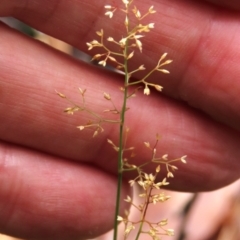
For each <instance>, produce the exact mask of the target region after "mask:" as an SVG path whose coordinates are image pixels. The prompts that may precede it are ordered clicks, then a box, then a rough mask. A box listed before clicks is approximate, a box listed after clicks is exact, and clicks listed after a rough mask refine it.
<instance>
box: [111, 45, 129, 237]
mask: <svg viewBox="0 0 240 240" xmlns="http://www.w3.org/2000/svg"><path fill="white" fill-rule="evenodd" d="M127 55H128V41H126V45H125V48H124V56H125V57H124V70H125V81H124V86H125V87H124V99H123V105H122V110H121V116H120V129H119V152H118V183H117V199H116V208H115V220H114V234H113V239H114V240H117V232H118V221H117V217H118V215H119V208H120V200H121V189H122V176H123V152H124V149H123V148H124V139H123V138H124V136H123V134H124V123H125V112H126V109H127V98H128V81H129V76H128V59H127V57H126V56H127Z"/></svg>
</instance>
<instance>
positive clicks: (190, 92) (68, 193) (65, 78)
mask: <svg viewBox="0 0 240 240" xmlns="http://www.w3.org/2000/svg"><path fill="white" fill-rule="evenodd" d="M146 3H147V4H146ZM222 3H224V1H222ZM231 3H232V4H233V5H232V7H234V8H236V9H239V8H240V6H239V4H238V3H234V2H233V1H232V2H231ZM105 4H107V2H103V1H94V2H93V1H92V2H91V4H89V1H85V0H84V1H83V0H82V1H73V2H69V1H66V2H63V1H60V2H59V1H53V0H52V1H27V2H26V1H19V0H15V1H2V3H1V6H0V14H1V16H8V15H11V16H14V17H16V18H18V19H19V20H21V21H24V22H26V23H27V24H29V25H30V26H32V27H34V28H36V29H38V30H40V31H42V32H45V33H47V34H49V35H52V36H54V37H57V38H59V39H61V40H63V41H66V42H68V43H70V44H71V45H73V46H75V47H77V48H79V49H80V50H83V51H86V48H87V47H86V42H87V41H91V40H92V39H94V38H95V32H96V31H97V30H100V29H101V28H102V29H104V31H105V33H106V34H107V36H113V37H115V36H116V37H117V36H119V37H121V34H122V31H121V30H122V22H120V21H121V20H120V19H118V18H113V19H111V20H110V19H108V18H106V17H105V16H103V14H101V13H102V12H103V11H104V9H103V6H104V5H105ZM113 4H118V2H117V1H115V2H114V3H113ZM226 4H227V3H226ZM234 4H235V5H234ZM151 5H154V7H155V9H156V10H157V13H156V14H155V15H153V19H151V18H149V19H150V20H152V21H153V22H156V24H155V29H154V31H152V32H150V33H149V34H148V36H147V37H146V38H145V39H143V54H144V55H141V56H140V53H137V52H136V53H135V55H136V58H135V60H134V61H135V62H133V63H132V66H131V67H132V68H134V67H138V66H139V65H141V64H144V65H145V67H146V68H147V69H151V68H152V67H153V66H155V64H156V61H157V60H158V58H159V56H161V55H162V53H163V52H168V53H169V57H170V58H171V59H173V60H174V61H173V63H172V64H171V65H170V66H169V68H168V69H169V70H170V72H171V74H170V75H169V76H163V75H153V76H152V79H150V80H152V81H153V82H158V83H160V84H162V85H163V86H164V94H165V96H163V95H162V94H159V93H152V94H151V96H150V97H146V96H142V95H141V94H138V97H137V98H136V99H134V100H133V101H132V103H131V104H135V106H140V107H139V108H136V107H134V106H132V107H131V110H130V111H129V122H128V126H129V127H130V129H131V137H130V138H129V141H130V142H131V145H134V146H135V147H136V149H139V150H138V152H137V156H139V157H138V159H137V160H138V161H139V162H141V161H143V160H144V157H146V156H147V153H145V152H141V151H142V150H141V149H142V142H144V141H151V139H154V136H155V134H156V133H160V134H161V135H162V136H163V137H162V140H161V142H160V146H159V152H161V153H163V154H165V153H169V155H170V156H172V157H179V156H182V155H185V154H187V155H188V164H187V165H186V166H182V165H181V166H180V170H179V171H178V172H177V173H176V176H175V179H173V180H172V181H171V185H170V186H171V187H172V188H173V189H177V190H181V191H205V190H212V189H216V188H220V187H222V186H225V185H227V184H229V183H231V182H233V181H234V180H236V179H238V178H239V176H240V172H239V171H240V170H239V165H240V162H239V157H240V150H239V142H240V134H239V130H240V125H239V122H240V112H239V107H238V106H239V102H240V98H239V91H240V83H239V81H238V77H239V75H240V70H239V67H238V65H237V64H238V62H239V59H240V49H238V46H239V44H238V43H239V38H240V36H239V35H238V32H239V31H237V30H238V28H239V21H240V17H239V13H238V12H234V11H232V10H230V9H229V8H228V6H226V7H225V8H219V7H218V6H215V5H211V4H209V3H206V2H200V1H199V2H198V1H163V0H162V1H158V2H154V1H150V2H149V1H138V7H139V8H140V9H141V8H142V9H143V10H144V9H145V8H146V7H149V6H151ZM156 19H157V21H156ZM0 31H1V38H0V41H1V44H0V48H1V49H0V61H1V64H0V66H1V71H0V114H1V125H0V136H1V140H2V142H1V146H0V154H1V158H0V159H1V168H0V169H1V174H0V178H1V188H0V209H1V210H0V212H1V217H0V231H1V232H4V233H7V234H11V235H16V236H19V237H22V238H32V239H41V238H44V239H51V240H52V239H55V238H56V239H69V238H70V239H75V238H76V239H77V238H78V239H79V236H80V237H82V239H84V238H90V237H93V236H96V235H98V234H100V233H102V232H104V231H106V230H107V229H109V228H111V227H112V222H113V221H112V219H113V211H114V203H115V201H114V199H115V191H116V189H115V188H116V186H115V178H114V176H113V175H112V174H113V173H116V170H115V169H116V162H115V160H114V159H115V158H114V157H115V153H114V152H113V151H112V149H111V148H109V145H108V144H107V143H106V138H110V139H116V133H117V130H116V126H109V125H108V126H106V127H105V132H104V134H102V135H101V136H99V137H98V138H97V139H96V138H95V139H92V138H91V133H90V134H89V132H87V131H83V132H78V131H77V130H76V126H77V125H79V124H81V122H82V121H83V122H84V121H86V118H83V117H81V116H79V117H76V116H75V117H69V116H65V115H63V114H61V112H62V109H64V108H65V107H66V102H64V101H62V100H61V99H58V98H57V96H56V94H55V92H54V90H55V89H57V90H58V91H59V92H63V93H64V94H66V95H67V96H70V97H71V98H72V99H75V100H76V101H77V99H80V98H79V96H78V93H77V91H75V89H77V88H78V87H81V88H86V89H87V101H88V103H89V104H90V105H91V106H92V107H93V108H94V109H96V111H99V109H100V110H102V109H104V107H105V101H104V99H103V100H101V99H102V93H103V92H108V93H110V94H111V95H112V97H113V99H115V102H116V104H119V103H118V99H121V92H120V91H119V92H118V91H116V89H117V88H119V86H120V85H121V84H122V78H121V76H118V75H116V74H113V73H109V72H106V71H103V70H99V69H97V68H94V67H92V66H89V65H86V64H84V63H81V62H78V61H75V60H73V59H71V58H69V57H68V56H65V55H63V54H61V53H59V52H56V51H55V50H52V49H50V48H49V47H47V46H45V45H43V44H40V43H38V42H36V41H34V40H32V39H28V38H27V37H25V36H23V35H21V34H19V33H17V32H16V31H14V30H12V29H9V28H8V27H6V26H4V25H1V26H0ZM92 53H93V54H94V52H92ZM138 54H139V55H138ZM143 56H144V57H143ZM136 77H140V75H138V76H136ZM119 101H120V100H119ZM192 106H194V107H192ZM149 119H150V123H149ZM150 134H152V135H150ZM140 156H141V157H140ZM76 161H78V163H76ZM127 191H128V190H127V187H126V188H125V189H124V192H123V196H125V195H126V192H127Z"/></svg>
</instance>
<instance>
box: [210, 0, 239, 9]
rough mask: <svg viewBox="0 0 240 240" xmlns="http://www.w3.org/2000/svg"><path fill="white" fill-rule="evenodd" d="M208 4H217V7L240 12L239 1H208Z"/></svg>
mask: <svg viewBox="0 0 240 240" xmlns="http://www.w3.org/2000/svg"><path fill="white" fill-rule="evenodd" d="M206 2H210V3H213V4H216V5H217V6H221V7H224V8H229V9H232V10H240V4H239V1H238V0H233V1H231V2H230V1H226V0H220V1H216V0H207V1H206Z"/></svg>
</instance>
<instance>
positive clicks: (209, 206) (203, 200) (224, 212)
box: [0, 18, 240, 240]
mask: <svg viewBox="0 0 240 240" xmlns="http://www.w3.org/2000/svg"><path fill="white" fill-rule="evenodd" d="M0 20H1V21H3V22H5V23H6V24H8V25H9V26H11V27H13V28H15V29H18V30H19V31H21V32H22V33H23V34H26V35H28V36H29V37H31V38H34V39H36V40H38V41H42V42H44V43H45V44H48V45H50V46H52V47H53V48H55V49H58V50H59V51H62V52H65V53H66V54H69V55H71V56H73V57H74V58H77V59H79V60H81V61H85V62H89V64H92V63H91V62H90V60H91V57H90V56H89V55H87V54H85V53H83V52H81V51H78V50H77V49H75V48H73V47H72V46H70V45H68V44H66V43H64V42H62V41H60V40H58V39H55V38H52V37H50V36H47V35H45V34H43V33H41V32H39V31H37V30H34V29H32V28H30V27H29V26H27V25H25V24H23V23H21V22H19V21H18V20H16V19H13V18H0ZM110 69H111V68H110ZM165 192H167V194H168V195H170V196H171V199H170V200H169V201H168V202H166V203H163V204H159V205H158V211H156V208H155V207H154V210H153V209H151V208H150V211H149V216H148V217H149V218H151V220H152V221H159V220H161V219H163V218H165V216H167V218H168V219H169V226H168V227H169V228H173V229H175V236H174V237H163V240H165V239H167V240H168V239H172V240H240V180H239V181H237V182H235V183H233V184H231V185H229V186H227V187H225V188H222V189H219V190H217V191H213V192H208V193H195V194H193V193H178V192H170V191H165ZM135 215H136V213H135V212H134V211H133V213H132V218H135V217H136V216H135ZM133 236H134V232H133V234H132V236H131V235H130V236H129V238H128V239H130V240H132V239H134V238H133ZM111 239H112V233H111V232H110V233H106V234H104V235H103V236H101V237H98V238H96V239H95V240H111ZM119 239H121V238H119ZM140 239H141V240H147V239H152V238H148V237H147V236H144V237H142V238H140ZM0 240H17V239H16V238H13V237H10V236H6V235H1V234H0ZM69 240H71V239H69Z"/></svg>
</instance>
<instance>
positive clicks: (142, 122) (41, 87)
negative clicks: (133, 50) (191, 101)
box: [0, 27, 240, 191]
mask: <svg viewBox="0 0 240 240" xmlns="http://www.w3.org/2000/svg"><path fill="white" fill-rule="evenodd" d="M0 30H1V36H2V38H1V43H0V48H1V49H0V52H1V54H2V55H1V56H2V57H1V64H0V67H1V69H0V79H1V89H2V92H1V94H0V103H1V105H0V106H1V108H0V114H1V116H2V117H1V123H2V124H1V125H0V136H1V139H2V140H4V141H8V142H14V143H16V144H21V145H24V146H27V147H30V148H34V149H38V150H41V151H45V152H48V153H51V154H55V155H58V156H61V157H67V158H68V159H73V160H78V161H81V162H88V163H90V162H92V163H94V164H96V165H98V166H100V167H101V168H102V169H105V170H107V171H109V172H112V173H116V170H115V169H116V161H115V160H114V159H116V154H117V153H116V151H114V150H113V149H112V148H111V146H109V144H108V143H107V141H106V138H109V139H111V140H112V141H113V142H115V143H116V144H117V138H118V137H117V135H118V134H117V132H118V125H114V124H113V125H109V124H108V125H104V126H103V127H104V129H105V131H104V133H103V134H101V135H100V136H99V137H97V138H92V134H93V132H91V131H88V130H84V131H82V132H79V130H78V129H76V126H79V125H84V124H85V123H86V122H87V121H88V120H89V118H90V119H91V120H93V121H94V120H96V119H94V118H93V117H91V116H89V115H84V114H83V115H81V114H79V115H76V116H66V115H64V114H63V113H62V110H63V109H65V108H66V107H68V106H69V103H66V102H65V101H64V99H61V98H59V97H58V96H57V95H56V94H55V92H54V89H57V90H58V91H59V92H63V93H64V94H65V95H67V96H69V97H70V98H71V99H72V100H73V101H75V102H78V103H79V104H81V101H82V99H81V96H80V94H79V93H78V90H77V89H76V88H77V87H79V86H80V87H82V88H83V89H84V88H86V89H87V92H86V104H87V107H88V108H90V109H91V111H94V112H97V113H101V112H102V111H103V110H104V109H106V108H109V107H111V105H110V106H109V102H108V101H107V100H105V99H104V98H103V92H108V93H110V94H112V99H113V101H114V103H115V105H116V106H117V107H120V106H121V99H122V92H121V91H119V90H118V89H119V86H121V84H122V83H121V77H119V76H118V75H114V74H112V73H107V72H103V71H102V70H99V69H96V68H93V67H91V66H89V65H85V64H83V63H81V62H77V61H75V60H72V59H71V58H69V57H68V56H66V55H64V54H61V53H59V52H57V51H54V50H52V49H50V48H49V47H46V46H45V45H43V44H41V43H38V42H36V41H34V40H30V39H28V38H26V37H25V36H23V35H20V34H18V33H17V32H15V31H13V30H10V29H9V28H7V27H1V29H0ZM16 41H17V42H18V46H21V47H18V46H16V45H14V42H16ZM13 46H15V47H13ZM13 53H14V54H15V56H16V57H13ZM13 66H14V67H13ZM112 79H114V81H113V80H112ZM75 89H76V90H75ZM116 89H117V90H116ZM134 106H135V107H134ZM129 107H130V110H129V111H128V119H129V120H128V122H127V126H128V127H129V128H130V129H131V132H130V135H129V137H128V145H129V146H134V147H135V149H136V154H137V157H136V158H135V159H133V161H135V163H137V164H140V163H142V162H146V159H149V160H150V156H151V154H152V153H151V152H149V150H148V149H145V148H144V147H143V146H144V145H143V142H145V141H149V142H151V144H152V145H154V142H155V135H156V134H157V133H160V134H161V135H162V136H163V139H162V140H161V142H160V146H159V148H158V152H157V154H158V156H159V155H160V156H161V155H163V154H166V153H168V154H170V157H171V158H176V157H180V156H183V155H186V154H187V155H188V161H189V164H187V165H186V166H185V167H184V166H179V167H180V169H181V170H180V171H179V172H178V173H177V177H176V180H174V181H171V187H172V188H175V189H178V190H184V191H199V190H210V189H214V188H218V187H221V186H223V185H226V184H229V183H230V182H232V181H234V180H236V179H237V178H239V175H240V173H239V164H240V163H239V157H240V152H239V144H238V143H239V141H240V136H239V134H238V133H237V132H235V131H233V130H231V129H230V128H227V127H225V126H224V125H221V124H219V123H215V122H213V121H212V120H211V119H208V118H207V117H206V116H205V115H203V114H201V113H199V112H197V111H195V110H192V109H191V108H190V107H188V106H184V105H183V104H182V103H178V102H176V101H173V100H170V99H167V98H164V97H160V96H159V94H154V93H153V94H152V96H151V97H150V98H147V97H146V96H143V95H142V94H138V97H137V98H136V99H132V100H131V101H130V103H129ZM103 117H104V118H110V119H111V118H112V115H104V116H103ZM149 120H150V123H149ZM163 174H164V173H163ZM162 176H165V175H162ZM131 177H132V176H131Z"/></svg>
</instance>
